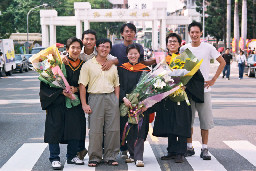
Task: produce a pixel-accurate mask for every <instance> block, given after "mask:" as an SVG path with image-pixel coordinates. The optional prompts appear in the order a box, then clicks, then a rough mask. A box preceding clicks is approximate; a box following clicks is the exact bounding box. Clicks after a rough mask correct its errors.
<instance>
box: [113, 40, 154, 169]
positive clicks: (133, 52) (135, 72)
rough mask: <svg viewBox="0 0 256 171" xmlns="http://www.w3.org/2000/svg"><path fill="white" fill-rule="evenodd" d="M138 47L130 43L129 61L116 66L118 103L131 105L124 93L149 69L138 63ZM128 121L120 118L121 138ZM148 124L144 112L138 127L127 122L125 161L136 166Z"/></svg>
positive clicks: (134, 85)
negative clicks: (118, 91)
mask: <svg viewBox="0 0 256 171" xmlns="http://www.w3.org/2000/svg"><path fill="white" fill-rule="evenodd" d="M139 52H140V48H139V46H137V45H136V44H131V45H129V46H128V47H127V48H126V53H127V57H128V59H129V62H127V63H124V64H122V65H121V66H120V67H118V75H119V82H120V96H119V100H120V104H121V103H124V104H125V105H126V106H129V107H130V106H131V102H130V101H129V100H128V99H127V98H126V97H125V96H126V94H129V93H131V92H132V90H133V89H134V88H135V87H136V84H137V83H138V81H139V79H140V77H141V74H142V72H143V71H150V70H149V68H147V66H145V65H144V64H141V63H138V60H139V57H140V53H139ZM127 121H128V116H127V115H126V116H125V117H121V118H120V122H121V123H120V127H121V129H120V133H121V136H120V137H121V138H122V136H123V131H124V127H125V124H126V123H127ZM148 124H149V118H148V114H146V112H144V117H143V122H142V125H141V126H140V127H139V131H138V125H133V124H129V127H130V130H129V134H128V136H127V137H126V140H127V146H128V151H129V153H130V158H128V159H126V162H127V163H131V162H134V161H135V162H136V166H138V167H143V166H144V163H143V152H144V140H145V139H146V135H147V134H146V133H145V132H148Z"/></svg>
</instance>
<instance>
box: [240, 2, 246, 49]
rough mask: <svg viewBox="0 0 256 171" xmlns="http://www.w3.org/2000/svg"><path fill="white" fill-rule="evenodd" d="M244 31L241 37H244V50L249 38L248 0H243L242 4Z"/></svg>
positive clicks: (242, 25)
mask: <svg viewBox="0 0 256 171" xmlns="http://www.w3.org/2000/svg"><path fill="white" fill-rule="evenodd" d="M241 27H242V32H241V37H242V39H243V47H241V49H242V50H244V49H246V39H247V0H243V4H242V23H241Z"/></svg>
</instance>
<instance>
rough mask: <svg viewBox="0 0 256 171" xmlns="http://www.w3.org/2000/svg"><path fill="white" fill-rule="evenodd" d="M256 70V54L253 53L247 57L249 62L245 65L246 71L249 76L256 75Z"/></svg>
mask: <svg viewBox="0 0 256 171" xmlns="http://www.w3.org/2000/svg"><path fill="white" fill-rule="evenodd" d="M255 70H256V54H251V55H249V56H248V58H247V64H246V65H245V67H244V72H245V73H246V74H247V75H248V77H252V76H255V77H256V74H255Z"/></svg>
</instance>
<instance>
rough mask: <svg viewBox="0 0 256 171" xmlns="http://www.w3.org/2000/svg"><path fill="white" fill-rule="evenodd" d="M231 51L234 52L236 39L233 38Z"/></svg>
mask: <svg viewBox="0 0 256 171" xmlns="http://www.w3.org/2000/svg"><path fill="white" fill-rule="evenodd" d="M232 52H233V53H235V52H236V39H235V38H233V40H232Z"/></svg>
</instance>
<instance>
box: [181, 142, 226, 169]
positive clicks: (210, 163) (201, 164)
mask: <svg viewBox="0 0 256 171" xmlns="http://www.w3.org/2000/svg"><path fill="white" fill-rule="evenodd" d="M193 147H194V149H195V153H196V154H195V155H193V156H191V157H187V158H186V159H187V161H188V163H189V164H190V165H191V167H192V168H193V169H194V170H195V171H199V170H200V171H203V170H204V171H210V170H218V171H224V170H226V169H225V168H224V166H223V165H221V164H220V163H219V162H218V161H217V159H216V158H215V157H214V156H213V155H212V154H211V153H209V154H210V155H211V158H212V159H211V160H205V161H202V159H201V158H200V153H201V147H202V145H201V143H200V142H199V141H193Z"/></svg>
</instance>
